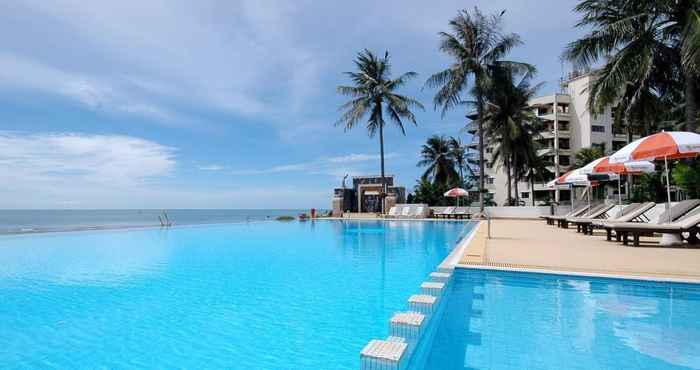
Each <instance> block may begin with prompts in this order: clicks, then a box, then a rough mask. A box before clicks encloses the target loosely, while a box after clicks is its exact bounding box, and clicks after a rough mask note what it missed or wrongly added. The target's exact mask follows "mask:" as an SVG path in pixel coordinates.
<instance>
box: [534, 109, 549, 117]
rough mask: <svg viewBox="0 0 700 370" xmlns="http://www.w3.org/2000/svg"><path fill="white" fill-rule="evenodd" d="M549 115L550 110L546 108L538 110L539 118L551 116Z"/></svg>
mask: <svg viewBox="0 0 700 370" xmlns="http://www.w3.org/2000/svg"><path fill="white" fill-rule="evenodd" d="M549 113H550V112H549V109H548V108H546V107H540V108H537V115H538V116H544V115H545V114H549Z"/></svg>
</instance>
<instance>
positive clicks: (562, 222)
mask: <svg viewBox="0 0 700 370" xmlns="http://www.w3.org/2000/svg"><path fill="white" fill-rule="evenodd" d="M607 207H608V205H607V204H605V203H598V204H593V205H591V208H589V209H588V210H587V211H586V212H584V213H582V214H580V215H577V216H569V217H563V218H561V219H557V226H558V227H561V228H563V229H568V228H569V219H571V218H572V217H589V216H592V215H595V214H598V212H599V211H600V210H602V209H604V208H607Z"/></svg>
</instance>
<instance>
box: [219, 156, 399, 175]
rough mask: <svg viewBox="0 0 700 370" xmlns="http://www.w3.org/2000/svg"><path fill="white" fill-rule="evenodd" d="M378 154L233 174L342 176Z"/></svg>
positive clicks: (358, 168) (234, 172) (328, 159)
mask: <svg viewBox="0 0 700 370" xmlns="http://www.w3.org/2000/svg"><path fill="white" fill-rule="evenodd" d="M395 157H397V154H396V153H386V154H385V155H384V159H390V158H395ZM378 161H379V154H361V153H353V154H348V155H343V156H335V157H324V158H319V159H316V160H313V161H309V162H303V163H291V164H284V165H278V166H274V167H269V168H262V169H244V170H235V171H233V172H232V173H233V174H234V175H263V174H271V173H280V172H307V173H311V174H322V175H330V176H333V177H343V176H344V175H345V174H346V173H356V172H357V171H360V170H362V168H360V167H358V166H357V165H359V164H364V163H367V162H378ZM341 165H353V166H352V167H340V166H341Z"/></svg>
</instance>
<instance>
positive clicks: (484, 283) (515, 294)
mask: <svg viewBox="0 0 700 370" xmlns="http://www.w3.org/2000/svg"><path fill="white" fill-rule="evenodd" d="M446 303H447V306H446V310H445V313H444V316H443V319H442V321H441V322H440V326H439V328H438V330H437V334H436V336H435V339H434V341H433V346H432V351H431V355H430V357H429V360H428V366H427V367H426V369H431V370H432V369H435V370H438V369H439V370H456V369H460V370H463V369H586V370H592V369H659V370H663V369H698V368H700V285H693V284H670V283H654V282H641V281H633V280H617V279H596V278H579V277H572V276H560V275H544V274H531V273H517V272H499V271H488V270H484V271H480V270H458V272H457V273H456V275H455V282H454V285H453V291H452V294H451V295H450V296H449V298H448V301H447V302H446Z"/></svg>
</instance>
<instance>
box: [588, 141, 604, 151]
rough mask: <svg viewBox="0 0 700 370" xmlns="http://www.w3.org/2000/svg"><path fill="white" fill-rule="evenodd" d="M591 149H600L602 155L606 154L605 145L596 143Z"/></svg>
mask: <svg viewBox="0 0 700 370" xmlns="http://www.w3.org/2000/svg"><path fill="white" fill-rule="evenodd" d="M591 147H593V148H598V149H600V152H601V153H605V143H596V144H593V145H591Z"/></svg>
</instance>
